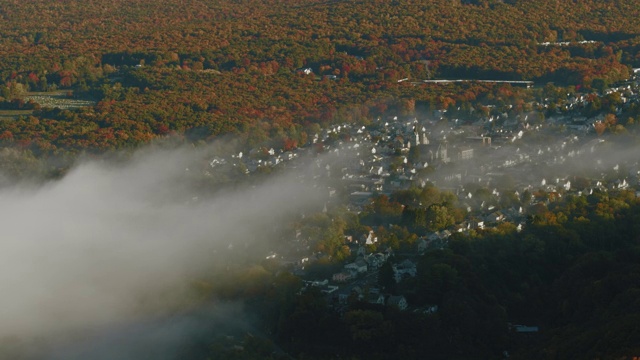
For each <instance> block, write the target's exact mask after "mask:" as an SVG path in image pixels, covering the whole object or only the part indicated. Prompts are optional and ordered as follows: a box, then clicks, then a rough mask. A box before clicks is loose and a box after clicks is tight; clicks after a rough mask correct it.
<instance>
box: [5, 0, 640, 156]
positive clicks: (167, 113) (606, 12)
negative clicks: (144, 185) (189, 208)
mask: <svg viewBox="0 0 640 360" xmlns="http://www.w3.org/2000/svg"><path fill="white" fill-rule="evenodd" d="M639 16H640V1H638V0H613V1H596V0H581V1H560V0H536V1H520V0H512V1H498V0H479V1H459V0H456V1H450V0H430V1H413V0H409V1H408V0H397V1H396V0H394V1H379V0H371V1H368V0H367V1H328V2H327V1H315V0H304V1H303V0H294V1H286V2H283V1H271V0H268V1H253V0H247V1H244V0H243V1H224V2H219V1H202V0H180V1H177V0H167V1H163V2H161V3H158V2H157V1H154V0H127V1H125V0H114V1H98V0H90V1H77V0H70V1H63V2H60V1H36V0H20V1H18V0H9V1H4V2H2V4H0V19H1V21H0V78H2V80H3V82H2V83H1V85H0V101H2V104H5V105H6V106H3V108H5V109H30V110H32V111H30V112H28V113H27V114H26V115H21V116H13V117H6V116H5V117H0V145H1V146H3V147H7V146H11V147H13V146H18V147H20V148H22V149H25V150H28V151H30V152H31V153H32V154H33V155H34V156H36V157H38V156H49V155H60V154H62V153H69V152H71V153H77V152H80V151H90V152H95V151H97V152H102V151H105V150H109V149H119V148H123V147H132V146H137V145H139V144H144V143H147V142H149V141H150V140H152V139H154V138H157V137H162V136H166V135H168V134H174V135H178V136H184V137H185V138H186V139H187V140H188V141H200V140H202V141H207V140H208V139H211V138H212V137H215V136H218V135H222V134H235V135H239V136H240V137H241V138H243V139H244V140H245V141H246V142H247V144H248V145H251V146H254V145H257V144H262V143H265V142H271V143H272V144H273V145H274V146H280V147H287V148H292V147H296V146H298V145H299V144H302V143H305V142H306V141H307V138H308V136H309V135H310V133H313V132H315V131H317V129H318V126H322V125H326V124H328V123H331V122H335V121H346V122H366V121H368V120H370V119H372V118H374V117H377V116H381V115H384V114H387V113H390V112H392V111H394V112H403V113H413V112H415V111H427V110H432V109H447V108H452V107H463V108H469V107H471V106H474V105H475V106H476V107H477V105H482V104H483V103H495V102H496V100H498V101H503V102H509V103H516V102H517V101H520V104H519V106H518V109H520V111H523V110H526V107H523V103H522V101H523V99H525V100H526V99H527V95H525V94H524V93H525V92H524V89H511V87H510V86H508V85H501V86H497V85H493V84H486V83H482V84H481V83H465V84H458V85H443V84H425V83H422V82H421V80H425V79H452V78H453V79H460V78H462V79H492V80H532V81H535V83H536V84H537V85H545V84H547V83H550V82H552V83H554V85H555V86H563V87H564V86H568V87H572V88H574V89H587V90H588V89H590V88H602V87H603V86H605V85H606V84H610V83H614V82H616V81H618V80H621V79H626V78H628V77H629V74H630V69H631V68H632V67H634V66H635V67H640V22H639V21H638V18H639ZM304 69H310V71H311V73H306V72H305V71H304ZM402 80H406V81H402ZM61 89H62V90H69V95H70V96H71V95H72V96H75V97H81V98H85V99H87V98H88V99H92V100H94V101H96V105H95V106H92V107H86V108H82V109H79V110H57V109H48V108H42V109H39V108H38V106H34V104H32V103H27V102H20V99H22V98H23V97H24V96H25V94H27V93H28V92H33V91H50V90H61ZM25 106H26V107H25ZM34 108H35V109H34Z"/></svg>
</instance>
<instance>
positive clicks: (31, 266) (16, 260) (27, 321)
mask: <svg viewBox="0 0 640 360" xmlns="http://www.w3.org/2000/svg"><path fill="white" fill-rule="evenodd" d="M205 155H206V151H203V150H194V149H181V150H145V151H142V152H139V153H137V154H136V155H134V156H133V158H132V159H130V160H129V161H126V162H125V163H122V162H120V163H113V162H104V161H102V162H101V161H91V162H84V163H81V164H79V165H78V166H76V167H75V168H74V169H72V170H71V171H70V172H69V173H68V174H67V175H66V176H65V177H64V178H62V179H60V180H58V181H54V182H51V183H47V184H45V185H43V186H39V187H20V186H13V187H8V188H3V189H1V190H0V216H1V217H2V219H3V229H2V237H1V239H0V246H1V248H2V251H0V289H2V293H3V295H2V296H1V297H0V339H6V338H23V337H40V336H44V337H46V336H49V335H51V334H53V333H57V334H60V333H61V332H62V333H64V332H79V331H83V329H95V328H99V327H102V326H110V325H112V324H118V323H121V322H126V321H128V320H129V319H131V318H132V317H133V318H135V316H137V314H138V313H139V310H140V306H141V301H142V300H141V299H144V298H145V297H149V296H152V295H153V294H155V293H161V292H162V291H166V290H167V289H171V288H173V287H179V286H180V284H183V283H184V282H185V281H186V279H189V278H190V277H192V276H197V275H198V274H199V273H200V272H202V271H206V270H207V268H208V267H210V266H211V265H212V264H213V263H215V262H216V261H219V260H220V257H221V255H223V254H224V251H231V250H230V249H234V250H233V251H235V252H236V254H237V253H238V252H242V251H247V252H248V251H251V249H252V248H254V247H258V246H260V245H264V242H265V241H269V239H268V237H267V236H266V235H265V233H266V232H265V229H268V228H269V227H273V225H274V224H277V223H278V222H280V221H282V219H283V218H284V217H285V216H286V215H290V214H292V213H295V212H298V211H303V210H302V209H303V208H305V207H308V206H310V205H311V206H318V204H320V205H321V204H322V202H321V201H320V198H319V197H318V195H317V192H315V191H312V188H311V187H309V186H305V185H302V184H300V182H299V181H298V180H297V176H294V175H292V174H288V175H287V174H282V175H277V176H274V177H273V178H272V179H271V180H269V181H267V182H264V183H262V184H260V185H258V186H252V187H248V186H247V187H236V188H235V190H233V191H232V192H226V191H224V190H221V191H218V192H216V195H213V196H202V195H201V191H199V190H197V189H194V188H193V186H192V185H193V183H194V182H193V181H191V180H192V179H193V174H194V173H197V172H201V169H199V168H198V167H199V166H200V164H206V162H204V161H205V158H206V156H205ZM205 166H206V165H205ZM200 167H201V166H200ZM262 247H264V246H262Z"/></svg>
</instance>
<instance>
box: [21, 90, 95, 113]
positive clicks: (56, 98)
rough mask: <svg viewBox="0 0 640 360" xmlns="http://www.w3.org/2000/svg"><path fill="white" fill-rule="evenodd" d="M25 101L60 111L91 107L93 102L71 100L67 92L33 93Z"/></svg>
mask: <svg viewBox="0 0 640 360" xmlns="http://www.w3.org/2000/svg"><path fill="white" fill-rule="evenodd" d="M24 100H25V101H29V100H32V101H34V102H36V103H38V104H40V106H42V107H50V108H56V107H57V108H60V109H77V108H81V107H85V106H92V105H94V104H95V101H91V100H81V99H72V98H69V97H68V96H67V91H55V92H37V93H36V92H34V93H29V94H27V96H25V98H24Z"/></svg>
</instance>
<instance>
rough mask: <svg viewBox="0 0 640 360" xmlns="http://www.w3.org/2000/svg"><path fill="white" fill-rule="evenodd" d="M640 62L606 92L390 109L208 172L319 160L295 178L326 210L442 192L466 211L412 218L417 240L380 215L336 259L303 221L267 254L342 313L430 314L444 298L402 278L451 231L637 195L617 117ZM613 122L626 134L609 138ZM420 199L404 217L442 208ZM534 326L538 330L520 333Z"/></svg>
mask: <svg viewBox="0 0 640 360" xmlns="http://www.w3.org/2000/svg"><path fill="white" fill-rule="evenodd" d="M638 70H639V69H635V71H634V73H635V75H634V77H633V78H632V79H630V80H629V81H627V82H624V83H622V84H619V85H618V86H616V87H613V88H607V89H603V91H602V92H601V93H588V94H567V95H566V96H565V97H559V98H554V99H549V98H547V99H544V100H543V101H542V102H539V103H531V104H529V108H530V109H537V110H536V111H529V112H526V113H523V112H519V113H517V112H514V111H511V108H512V107H511V106H510V105H504V104H503V105H502V106H501V107H498V106H496V105H487V108H488V109H489V111H487V112H485V113H484V114H480V112H478V111H474V110H470V111H469V112H468V113H467V114H461V112H460V111H456V113H457V114H456V115H462V116H461V117H460V118H458V117H452V116H451V115H450V114H448V113H447V110H435V111H432V112H429V113H426V114H398V115H389V116H386V117H380V118H377V119H375V120H374V121H372V122H371V123H370V124H367V125H354V124H349V123H343V124H336V125H333V126H331V127H329V128H327V129H322V130H321V131H319V132H318V133H315V134H313V135H312V136H311V138H310V140H309V143H308V144H305V145H304V146H301V147H299V148H297V149H294V150H290V151H281V150H280V151H278V150H275V149H274V148H270V149H266V148H256V149H252V150H251V151H250V152H249V154H247V155H244V156H243V153H242V152H240V153H238V154H234V155H231V156H227V157H224V156H216V157H214V158H212V159H211V160H210V161H209V163H208V164H207V166H206V168H207V169H206V170H205V174H210V173H211V172H214V171H216V168H218V169H219V168H220V167H225V166H226V167H236V168H237V167H240V168H242V169H243V172H244V173H246V174H253V173H260V172H264V171H265V170H268V171H272V170H275V169H280V170H285V171H286V170H291V169H297V168H303V167H305V164H306V163H308V162H311V163H312V166H311V167H312V171H311V174H307V173H304V174H302V175H299V176H300V178H301V179H300V180H301V181H306V182H313V183H317V184H323V185H321V186H324V187H325V192H326V195H327V200H326V203H325V205H324V208H323V209H322V210H321V211H322V212H323V213H327V212H331V211H332V209H346V210H347V211H348V212H350V213H353V214H359V215H362V214H363V212H367V211H371V208H372V207H375V204H374V203H376V202H380V201H389V200H388V199H393V200H397V199H398V198H399V197H401V196H402V195H404V196H405V197H406V196H408V195H407V194H408V193H411V192H412V191H413V192H414V194H421V195H424V193H425V192H428V191H432V192H434V193H436V194H439V196H443V194H445V195H444V196H448V197H449V200H448V201H449V202H451V203H452V204H453V203H455V206H456V207H457V208H459V213H457V214H456V216H453V215H451V216H449V218H448V219H446V221H444V223H442V224H440V225H437V226H429V224H423V225H422V226H420V227H415V226H414V227H413V228H414V229H419V230H418V231H417V232H416V234H417V236H414V238H412V239H411V241H410V242H409V245H407V243H403V244H400V245H398V244H397V243H396V244H395V246H393V245H390V244H389V243H388V242H387V243H385V244H381V243H380V242H379V241H378V234H377V231H378V229H379V227H378V226H384V227H387V228H393V227H394V226H396V227H398V226H397V225H398V224H395V225H394V224H392V223H386V224H385V223H384V222H380V221H379V220H372V221H369V223H368V224H367V226H362V227H361V229H362V231H361V232H360V233H357V234H351V235H343V238H342V239H341V241H340V244H338V245H339V246H340V247H341V248H342V250H341V258H342V259H343V260H342V261H341V262H339V265H340V266H339V267H338V266H336V265H335V259H332V256H335V255H332V254H329V253H327V252H326V251H325V252H323V251H320V250H318V246H317V242H318V241H319V240H320V239H318V238H317V235H312V234H311V232H310V231H309V229H308V228H305V226H307V225H305V221H301V222H299V223H298V225H296V227H295V229H293V232H292V233H289V235H288V239H285V240H284V241H283V242H282V243H281V244H280V246H279V247H278V248H274V249H270V250H269V252H268V254H265V259H266V260H268V261H271V262H274V263H277V264H278V266H281V267H283V268H286V269H289V270H290V271H291V272H292V273H293V274H295V275H298V276H300V277H301V278H303V279H305V282H306V286H307V288H315V289H319V290H320V291H321V292H322V293H323V294H325V295H326V298H327V302H328V303H329V304H331V306H332V307H333V308H334V309H335V310H336V311H339V312H340V311H344V310H345V309H346V307H347V304H348V303H349V302H350V301H364V302H368V303H371V304H382V305H390V306H395V307H397V308H399V309H400V310H411V311H415V312H422V313H425V314H429V313H433V312H437V311H438V306H437V305H436V304H426V305H424V304H423V305H422V306H419V307H416V306H412V304H411V303H410V302H408V300H407V298H406V297H405V296H404V294H402V292H401V290H400V291H399V289H402V288H403V287H402V286H396V285H401V284H402V282H403V281H405V280H407V279H411V278H413V277H415V276H416V273H417V265H416V261H415V258H416V257H417V256H420V255H422V254H424V253H425V251H427V250H428V249H442V248H445V247H446V246H447V243H448V239H449V238H450V237H451V236H452V235H454V234H456V233H461V234H469V233H470V232H475V231H479V230H488V229H493V228H496V227H500V226H506V225H505V224H509V225H508V226H513V227H515V229H517V231H521V230H522V229H523V228H524V227H525V226H526V224H527V219H531V218H532V217H533V216H535V215H536V214H535V211H536V208H537V207H545V206H547V205H549V204H550V203H551V202H554V201H556V200H558V199H560V198H562V197H563V196H569V195H583V194H585V195H589V194H592V193H593V192H594V191H595V192H598V193H606V192H608V191H619V190H633V191H635V194H636V196H637V197H640V163H639V162H638V159H637V157H636V156H634V154H635V152H634V151H635V149H634V148H633V147H631V148H630V149H627V150H625V146H627V144H625V143H624V136H623V135H624V133H625V132H626V131H627V130H626V129H625V127H624V125H623V124H624V119H620V120H617V118H616V117H617V116H621V115H623V114H624V111H625V109H627V108H629V107H630V106H638V104H639V103H640V96H639V91H640V86H639V84H640V82H639V79H638V75H639V71H638ZM605 99H606V102H607V104H610V107H609V108H608V109H607V110H606V111H597V112H592V113H591V116H589V115H588V114H589V110H588V109H590V108H592V107H593V106H594V103H597V104H600V103H602V102H604V101H605ZM612 99H613V100H614V101H612ZM458 110H459V109H458ZM543 113H547V114H551V116H549V117H548V118H545V117H544V115H543ZM463 117H464V118H463ZM628 125H630V126H633V125H634V124H633V123H629V124H628ZM605 128H607V129H608V131H609V132H610V133H611V134H622V135H620V136H619V137H616V135H612V136H608V137H605V136H601V135H602V133H603V131H604V129H605ZM625 151H626V153H625ZM629 155H630V156H629ZM434 189H437V190H434ZM418 198H419V199H418V200H417V199H416V198H415V196H414V198H412V199H409V200H408V201H404V202H403V204H402V205H401V207H400V208H399V210H398V211H399V213H398V214H397V215H398V216H397V217H396V220H397V221H398V222H402V221H405V220H406V217H407V216H406V215H407V213H409V212H410V211H413V213H411V214H412V215H409V217H411V216H413V218H412V221H414V219H415V217H416V216H418V215H416V213H419V211H416V209H420V208H422V209H423V211H422V216H423V217H424V216H425V214H424V212H425V211H426V212H427V213H428V212H429V211H430V210H435V209H431V208H429V206H430V205H434V204H436V203H438V202H439V201H440V200H431V201H430V203H423V202H420V201H419V200H420V199H421V200H422V201H425V199H426V197H425V196H418ZM381 199H383V200H381ZM405 200H406V199H405ZM445 210H446V209H445ZM449 210H451V209H449ZM400 214H402V215H400ZM461 214H462V215H461ZM303 216H304V215H303ZM426 217H427V218H428V217H429V214H427V215H426ZM423 221H425V220H424V219H423ZM310 222H312V221H310ZM405 224H406V221H405ZM398 228H399V227H398ZM314 236H315V237H316V238H314ZM329 263H332V264H333V265H332V266H325V269H324V270H321V271H319V270H318V268H319V267H320V268H321V267H322V266H318V264H325V265H326V264H329ZM385 267H386V268H385ZM381 273H385V274H386V275H381ZM382 278H385V280H383V279H382ZM389 279H390V280H389ZM389 281H391V282H389ZM392 288H393V289H394V290H393V291H390V289H392ZM532 329H536V327H527V326H521V327H519V328H517V329H516V330H517V331H522V332H530V331H534V330H532ZM535 331H537V330H535Z"/></svg>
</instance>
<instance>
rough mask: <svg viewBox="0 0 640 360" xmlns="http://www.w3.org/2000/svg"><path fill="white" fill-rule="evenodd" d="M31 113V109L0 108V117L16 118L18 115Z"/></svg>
mask: <svg viewBox="0 0 640 360" xmlns="http://www.w3.org/2000/svg"><path fill="white" fill-rule="evenodd" d="M32 113H33V110H0V119H4V118H16V117H18V116H28V115H31V114H32Z"/></svg>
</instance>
